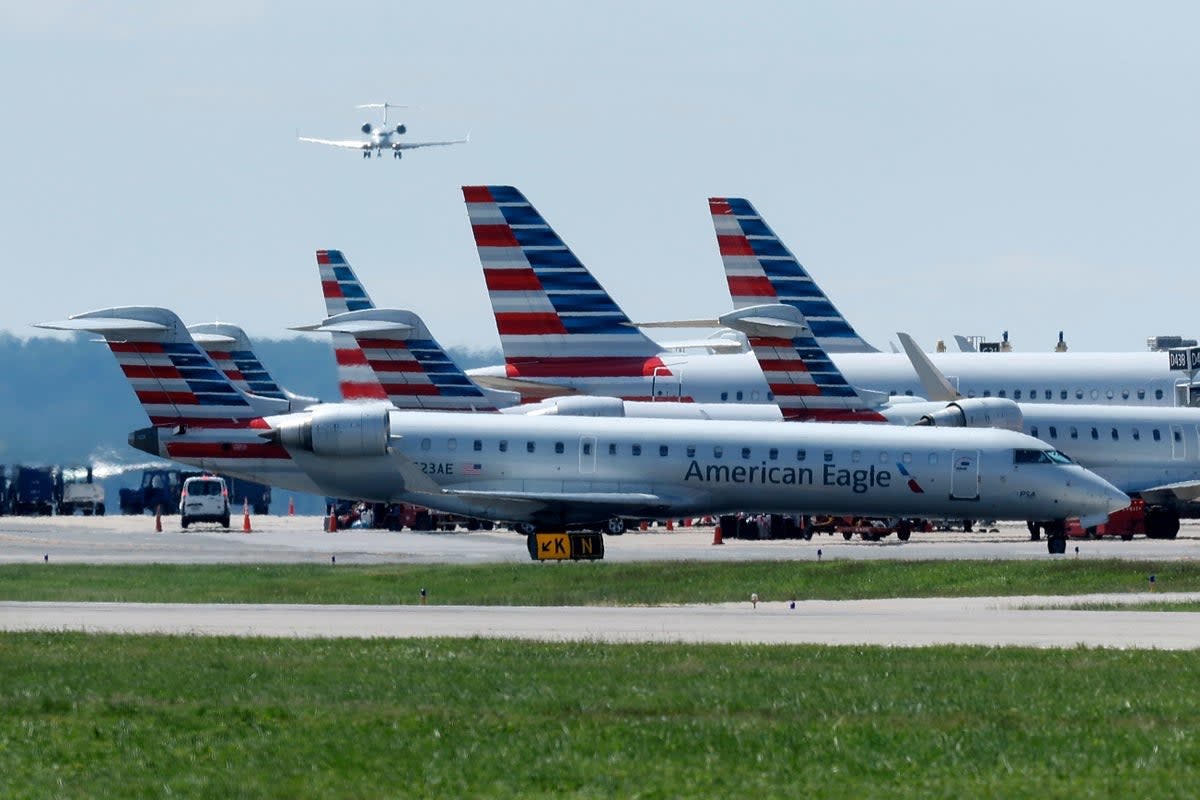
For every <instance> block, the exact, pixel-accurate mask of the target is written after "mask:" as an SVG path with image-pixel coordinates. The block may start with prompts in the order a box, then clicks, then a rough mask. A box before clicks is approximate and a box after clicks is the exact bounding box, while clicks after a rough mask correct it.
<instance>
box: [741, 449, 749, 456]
mask: <svg viewBox="0 0 1200 800" xmlns="http://www.w3.org/2000/svg"><path fill="white" fill-rule="evenodd" d="M749 457H750V448H749V447H743V448H742V458H749Z"/></svg>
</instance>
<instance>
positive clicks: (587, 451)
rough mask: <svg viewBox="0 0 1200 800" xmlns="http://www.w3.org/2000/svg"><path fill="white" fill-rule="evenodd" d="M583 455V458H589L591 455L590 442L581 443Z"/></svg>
mask: <svg viewBox="0 0 1200 800" xmlns="http://www.w3.org/2000/svg"><path fill="white" fill-rule="evenodd" d="M583 454H584V455H585V456H590V455H591V454H592V443H591V442H584V443H583Z"/></svg>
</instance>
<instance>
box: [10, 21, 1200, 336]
mask: <svg viewBox="0 0 1200 800" xmlns="http://www.w3.org/2000/svg"><path fill="white" fill-rule="evenodd" d="M1197 29H1200V7H1197V6H1195V5H1194V4H1186V3H1176V4H1162V3H1137V4H1114V3H1102V2H1077V3H1054V2H1034V3H993V4H988V5H986V6H985V5H984V4H981V3H962V2H920V3H900V2H812V1H811V0H806V2H780V3H754V2H737V3H734V2H721V3H716V2H709V0H688V2H679V3H655V2H644V1H643V2H631V3H624V2H604V3H587V4H585V3H576V2H566V3H563V2H554V3H550V2H547V3H532V2H495V0H493V1H492V2H444V3H403V4H401V3H367V4H361V3H360V4H355V5H349V6H348V5H344V4H343V5H337V4H331V3H326V2H321V3H315V2H266V1H265V0H264V1H260V2H253V0H235V1H233V2H226V1H225V0H221V1H220V2H217V1H214V0H207V1H206V2H203V3H188V4H183V3H175V2H164V3H145V2H121V3H103V2H85V1H84V0H79V1H78V2H71V1H69V0H37V2H19V0H14V1H13V2H7V3H4V4H2V5H0V74H3V75H4V79H3V86H4V89H5V91H4V93H3V99H4V103H5V109H4V115H3V125H2V126H0V159H2V165H3V168H2V170H0V175H2V176H3V180H2V181H0V231H2V232H3V234H4V240H5V258H6V261H7V267H6V268H5V269H4V274H5V276H6V278H7V280H6V281H5V290H4V291H3V292H0V304H2V308H0V313H2V316H0V328H6V329H8V330H11V331H13V332H15V333H18V334H20V335H27V334H29V333H31V330H30V329H29V328H28V324H29V323H31V322H35V321H42V320H51V319H61V318H63V317H66V316H67V315H69V314H72V313H77V312H81V311H85V310H88V309H92V308H98V307H102V306H108V305H127V304H154V305H166V306H169V307H171V308H174V309H175V310H176V311H178V312H179V314H180V315H181V316H182V317H183V318H184V319H185V320H187V321H188V322H193V321H209V320H213V319H218V318H219V319H222V320H226V321H230V322H236V323H239V324H241V325H243V326H244V327H245V328H247V329H248V330H249V331H250V333H251V334H252V335H255V336H272V337H278V336H282V335H285V328H286V326H288V325H293V324H297V323H305V322H315V321H316V320H317V319H319V318H320V317H321V316H322V312H323V306H322V303H321V300H320V294H319V291H318V287H317V278H316V265H315V262H314V258H313V250H314V249H316V248H322V247H330V248H335V247H336V248H341V249H343V250H344V251H345V252H346V254H347V256H348V258H349V259H350V261H351V263H353V264H354V266H355V267H356V269H357V270H358V272H359V275H360V276H361V277H362V278H363V280H364V281H365V282H366V284H367V287H368V289H369V291H370V292H371V294H372V295H373V296H374V298H375V299H376V301H377V302H378V303H380V304H381V305H389V306H400V307H408V308H411V309H413V310H415V311H417V312H418V313H420V314H421V315H423V316H424V317H425V318H426V319H427V321H428V322H429V324H430V326H431V328H432V329H433V331H434V334H435V335H436V336H437V337H438V338H439V339H441V340H442V341H443V343H445V344H453V345H467V346H473V347H493V346H497V345H498V339H497V336H496V331H495V327H494V324H493V320H492V316H491V310H490V306H489V305H488V302H487V295H486V291H485V288H484V285H483V281H482V277H481V274H480V267H479V262H478V260H477V258H476V254H475V249H474V244H473V241H472V239H471V234H470V228H469V225H468V223H467V217H466V212H465V210H464V207H463V203H462V196H461V193H460V190H459V187H460V186H461V185H462V184H475V183H511V184H514V185H516V186H518V187H519V188H521V189H522V190H523V191H524V192H525V194H526V195H527V196H528V197H529V199H530V200H531V201H532V202H533V203H534V204H535V205H536V206H537V207H538V209H539V210H540V211H541V212H542V213H543V215H544V216H545V217H546V218H547V220H548V221H549V222H550V223H551V224H552V225H553V226H555V228H556V229H557V230H558V231H559V233H560V234H561V235H562V236H563V238H564V239H565V240H566V241H567V243H568V244H569V245H570V246H571V247H572V249H574V250H575V252H576V254H577V255H578V256H579V257H580V258H581V259H582V260H583V261H584V263H585V264H587V265H588V266H589V267H590V268H591V269H592V271H593V272H594V273H595V274H596V275H597V276H598V277H599V279H600V280H601V281H602V282H603V283H604V284H606V285H607V287H608V288H609V289H610V291H611V292H612V294H613V296H614V297H615V298H616V300H617V302H618V303H620V304H621V305H622V306H623V307H624V308H625V310H626V311H627V312H628V313H629V314H630V316H632V317H633V318H635V319H639V318H640V319H662V318H680V317H697V316H705V315H716V314H718V313H720V312H722V311H725V310H728V309H729V308H730V301H729V296H728V293H727V291H726V289H725V284H724V277H723V273H722V271H721V262H720V259H719V257H718V254H717V250H716V246H715V242H714V236H713V233H712V227H711V223H710V220H709V217H708V210H707V204H706V202H705V201H706V198H707V197H709V196H710V195H741V196H745V197H747V198H749V199H750V200H751V201H752V202H753V203H754V204H755V205H756V206H757V207H758V209H759V210H760V211H761V212H762V213H763V215H764V216H765V217H766V219H767V221H768V222H769V223H770V224H771V225H772V226H773V227H774V228H775V229H776V231H777V232H779V233H780V235H781V236H782V237H783V238H784V240H785V241H786V242H787V243H788V244H789V246H790V247H791V248H792V250H793V251H794V252H795V253H796V255H797V256H798V257H799V259H800V260H801V262H802V263H804V264H805V265H806V266H807V267H808V268H809V270H810V271H811V272H812V274H813V275H814V276H815V277H816V278H817V280H818V281H819V282H820V283H821V284H822V285H823V286H824V287H825V288H826V290H827V291H828V292H829V294H830V295H831V296H832V297H833V298H834V301H835V303H837V304H838V305H839V306H840V308H841V309H842V311H843V312H845V313H846V315H847V316H848V317H849V318H850V319H851V321H852V322H853V323H854V324H855V325H856V326H857V327H858V328H859V330H860V332H861V333H863V334H864V335H865V336H866V337H867V338H868V339H869V340H871V341H872V342H873V343H875V344H876V345H878V346H880V347H884V348H886V346H887V340H888V339H889V338H892V337H893V331H895V330H897V329H905V330H908V331H909V332H911V333H912V334H913V335H915V336H916V337H917V339H918V341H920V342H922V343H923V344H925V345H926V346H930V345H931V344H932V342H933V340H935V339H937V338H946V339H947V340H948V339H949V338H950V336H951V335H952V334H954V333H965V334H987V335H989V336H992V337H996V336H998V335H999V333H1000V331H1001V330H1002V329H1008V330H1010V331H1011V335H1012V338H1013V340H1014V342H1015V344H1016V346H1017V348H1018V349H1023V350H1043V349H1049V348H1050V346H1051V345H1052V343H1053V341H1054V339H1055V338H1056V336H1057V331H1058V330H1060V329H1065V331H1066V334H1067V340H1068V342H1069V343H1070V344H1071V346H1072V348H1073V349H1100V350H1106V349H1111V350H1137V349H1142V348H1143V347H1144V339H1145V337H1146V336H1147V335H1149V334H1154V333H1184V334H1189V335H1192V336H1195V335H1197V334H1200V324H1197V323H1196V322H1195V321H1193V317H1192V313H1191V312H1192V311H1193V309H1195V307H1196V302H1195V299H1194V295H1193V294H1192V292H1193V291H1194V288H1195V287H1196V286H1197V284H1198V283H1200V278H1198V276H1197V273H1196V267H1197V265H1198V261H1200V259H1197V253H1198V251H1200V226H1198V225H1197V219H1198V218H1200V213H1198V212H1200V202H1198V200H1197V192H1198V189H1200V170H1198V168H1197V164H1198V162H1200V153H1198V151H1200V108H1198V104H1200V91H1198V90H1197V78H1198V77H1200V48H1197V47H1196V45H1195V36H1196V31H1197ZM385 99H386V100H388V101H391V102H394V103H407V104H410V105H412V106H415V108H413V109H411V110H408V111H406V112H402V113H403V121H405V122H406V123H407V124H408V126H409V136H410V137H412V138H414V139H417V138H425V137H432V138H456V137H459V136H461V135H463V134H465V133H467V131H470V132H471V143H470V144H468V145H466V146H461V147H455V148H447V149H440V150H424V151H418V152H415V153H410V154H408V155H407V156H406V157H405V158H404V159H403V161H400V162H396V161H394V160H393V159H391V158H386V159H382V160H378V161H377V160H374V159H372V160H370V161H365V160H363V159H361V158H360V157H359V156H358V154H356V153H352V152H343V151H338V150H333V149H327V148H323V147H320V146H317V145H308V144H300V143H297V142H296V141H295V136H296V133H297V131H299V132H300V133H302V134H305V135H311V136H322V137H334V138H341V137H348V136H352V135H354V134H356V132H357V128H358V126H359V125H360V124H361V123H362V122H364V121H366V120H368V119H371V120H373V119H374V117H373V116H370V114H372V113H373V112H364V111H359V110H356V109H355V108H354V105H355V104H358V103H364V102H371V101H381V100H385Z"/></svg>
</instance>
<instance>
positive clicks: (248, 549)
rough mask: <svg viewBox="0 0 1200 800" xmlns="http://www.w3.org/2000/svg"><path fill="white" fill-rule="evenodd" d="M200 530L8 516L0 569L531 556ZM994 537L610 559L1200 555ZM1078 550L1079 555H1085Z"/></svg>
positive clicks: (291, 527) (433, 537)
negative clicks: (47, 563)
mask: <svg viewBox="0 0 1200 800" xmlns="http://www.w3.org/2000/svg"><path fill="white" fill-rule="evenodd" d="M239 522H240V521H239V520H235V521H234V525H233V528H232V529H231V530H224V529H222V528H219V527H217V526H215V525H199V524H198V525H193V526H192V527H191V528H189V529H188V531H187V532H184V531H182V530H181V529H180V527H179V520H178V518H177V517H174V516H172V517H167V518H164V519H163V532H162V533H155V532H154V520H153V518H152V517H148V516H146V517H123V516H110V517H0V563H29V562H33V561H42V560H43V559H44V558H49V560H51V561H53V562H55V563H59V562H65V563H92V564H117V563H122V564H139V563H143V564H144V563H164V564H165V563H170V564H219V563H243V564H245V563H328V562H329V560H330V559H331V558H333V557H336V558H337V561H338V563H346V564H378V563H454V564H473V563H496V562H523V561H528V560H529V553H528V551H527V550H526V547H525V540H524V538H523V537H521V536H518V535H517V534H515V533H511V532H509V531H490V532H484V531H476V532H472V533H467V532H465V531H463V532H458V533H414V532H411V531H404V532H402V533H394V532H390V531H384V530H349V531H339V532H337V533H324V532H322V530H321V524H322V520H321V518H319V517H273V516H266V517H254V518H253V520H252V527H253V529H254V530H253V532H252V533H249V534H244V533H242V532H241V531H240V524H239ZM998 528H999V530H998V531H997V532H996V533H988V532H976V533H963V532H962V531H948V532H933V533H914V534H913V538H912V539H911V540H909V541H908V542H899V541H897V540H896V538H895V537H894V536H892V537H889V538H888V539H885V540H883V541H880V542H865V541H862V540H861V539H857V538H856V539H853V540H851V541H845V540H844V539H842V537H841V536H817V537H815V538H814V539H812V540H811V541H804V540H799V539H797V540H744V539H727V540H726V543H725V544H724V545H722V546H719V547H715V546H713V544H712V541H713V530H712V528H687V529H678V528H677V529H675V530H674V531H671V532H667V531H666V530H665V529H663V528H653V529H651V531H650V532H646V533H640V532H639V533H627V534H625V535H624V536H606V537H605V558H606V559H607V560H609V561H623V562H630V561H665V560H677V561H751V560H776V561H802V560H812V559H817V558H821V559H824V560H836V559H908V560H928V559H933V560H940V559H957V560H962V559H1046V558H1084V559H1087V558H1124V559H1137V560H1154V559H1166V560H1180V559H1196V558H1200V521H1196V520H1188V521H1185V522H1184V525H1183V527H1182V529H1181V531H1180V535H1179V538H1178V539H1175V540H1173V541H1165V540H1149V539H1144V538H1138V539H1134V540H1133V541H1129V542H1123V541H1121V540H1120V539H1116V538H1106V539H1102V540H1096V541H1090V540H1070V541H1069V543H1068V547H1067V555H1066V556H1050V555H1048V554H1047V552H1046V545H1045V543H1044V542H1031V541H1029V536H1028V533H1027V532H1026V530H1025V527H1024V525H1022V524H1020V523H1001V524H1000V525H999V526H998ZM1075 548H1078V553H1076V551H1075Z"/></svg>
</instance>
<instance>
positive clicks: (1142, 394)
mask: <svg viewBox="0 0 1200 800" xmlns="http://www.w3.org/2000/svg"><path fill="white" fill-rule="evenodd" d="M1145 399H1146V390H1145V389H1138V400H1145Z"/></svg>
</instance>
